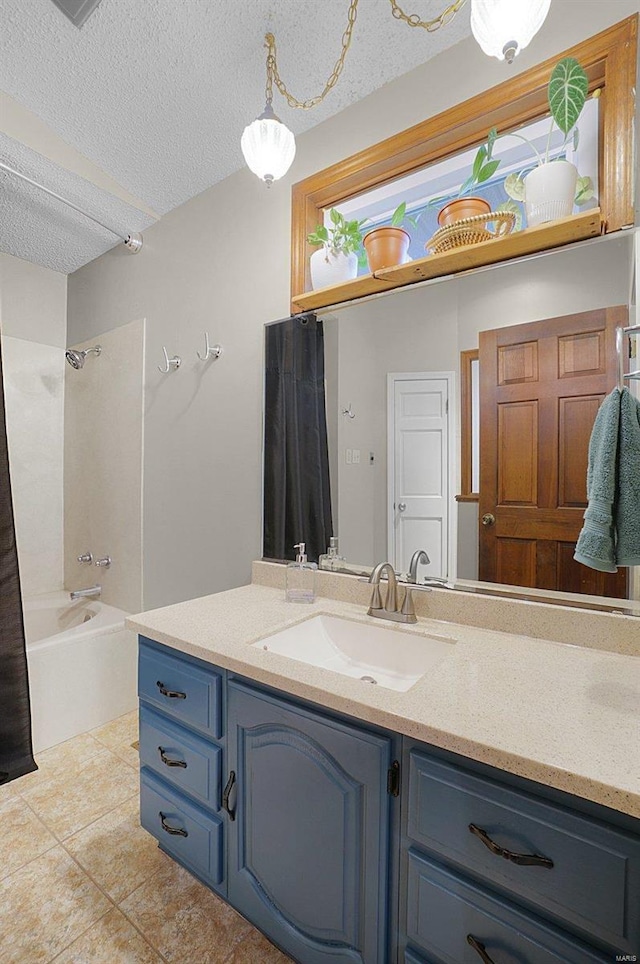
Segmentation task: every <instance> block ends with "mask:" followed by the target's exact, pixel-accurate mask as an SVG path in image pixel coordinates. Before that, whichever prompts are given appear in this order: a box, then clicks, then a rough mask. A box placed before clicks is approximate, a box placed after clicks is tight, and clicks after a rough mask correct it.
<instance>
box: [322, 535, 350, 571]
mask: <svg viewBox="0 0 640 964" xmlns="http://www.w3.org/2000/svg"><path fill="white" fill-rule="evenodd" d="M343 562H345V558H344V556H340V555H338V539H337V536H331V538H330V539H329V548H328V549H327V551H326V552H323V553H322V555H321V556H320V558H319V559H318V567H319V568H320V569H328V570H330V571H332V572H337V571H338V569H339V568H340V565H341V563H343Z"/></svg>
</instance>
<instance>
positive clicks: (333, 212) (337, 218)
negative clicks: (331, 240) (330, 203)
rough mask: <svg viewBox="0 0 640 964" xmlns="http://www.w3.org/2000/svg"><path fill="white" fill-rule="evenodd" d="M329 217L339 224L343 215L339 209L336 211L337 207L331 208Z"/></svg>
mask: <svg viewBox="0 0 640 964" xmlns="http://www.w3.org/2000/svg"><path fill="white" fill-rule="evenodd" d="M329 217H330V218H331V220H332V221H333V223H334V224H336V225H337V224H340V222H341V221H342V220H343V217H342V215H341V214H340V212H339V211H336V209H335V208H331V210H330V211H329Z"/></svg>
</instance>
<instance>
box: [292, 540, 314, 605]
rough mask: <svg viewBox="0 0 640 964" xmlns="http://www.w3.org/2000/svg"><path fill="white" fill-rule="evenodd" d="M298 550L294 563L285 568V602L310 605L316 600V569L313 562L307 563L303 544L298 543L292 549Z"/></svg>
mask: <svg viewBox="0 0 640 964" xmlns="http://www.w3.org/2000/svg"><path fill="white" fill-rule="evenodd" d="M293 548H294V549H297V550H298V554H297V555H296V560H295V562H290V563H289V564H288V566H287V586H286V589H285V599H286V601H287V602H296V603H312V602H314V601H315V598H316V569H317V568H318V567H317V565H316V564H315V562H308V561H307V554H306V552H305V548H306V546H305V543H304V542H299V543H298V544H297V545H295V546H294V547H293Z"/></svg>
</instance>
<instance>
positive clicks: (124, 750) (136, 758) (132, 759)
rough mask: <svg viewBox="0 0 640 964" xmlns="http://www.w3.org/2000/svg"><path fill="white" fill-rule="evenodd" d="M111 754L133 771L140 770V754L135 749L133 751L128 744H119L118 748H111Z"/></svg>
mask: <svg viewBox="0 0 640 964" xmlns="http://www.w3.org/2000/svg"><path fill="white" fill-rule="evenodd" d="M111 752H112V753H115V755H116V756H117V757H119V758H120V759H121V760H124V762H125V763H128V764H129V766H130V767H133V768H134V769H135V770H139V769H140V753H139V751H138V749H137V747H136V748H135V749H134V748H133V747H132V746H131V744H130V743H120V744H119V745H118V746H114V747H112V748H111Z"/></svg>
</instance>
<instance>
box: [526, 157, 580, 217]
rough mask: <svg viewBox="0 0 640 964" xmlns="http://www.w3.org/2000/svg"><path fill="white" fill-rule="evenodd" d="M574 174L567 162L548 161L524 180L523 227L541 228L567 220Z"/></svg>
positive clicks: (575, 174)
mask: <svg viewBox="0 0 640 964" xmlns="http://www.w3.org/2000/svg"><path fill="white" fill-rule="evenodd" d="M577 180H578V171H577V169H576V167H575V165H574V164H571V163H570V162H569V161H551V162H550V163H549V164H541V165H540V167H536V168H535V170H533V171H531V173H530V174H527V176H526V177H525V179H524V190H525V198H524V206H525V211H526V212H527V224H528V225H529V227H533V226H534V225H535V224H544V222H545V221H557V219H558V218H567V217H569V215H570V214H571V213H572V212H573V199H574V198H575V196H576V183H577Z"/></svg>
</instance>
